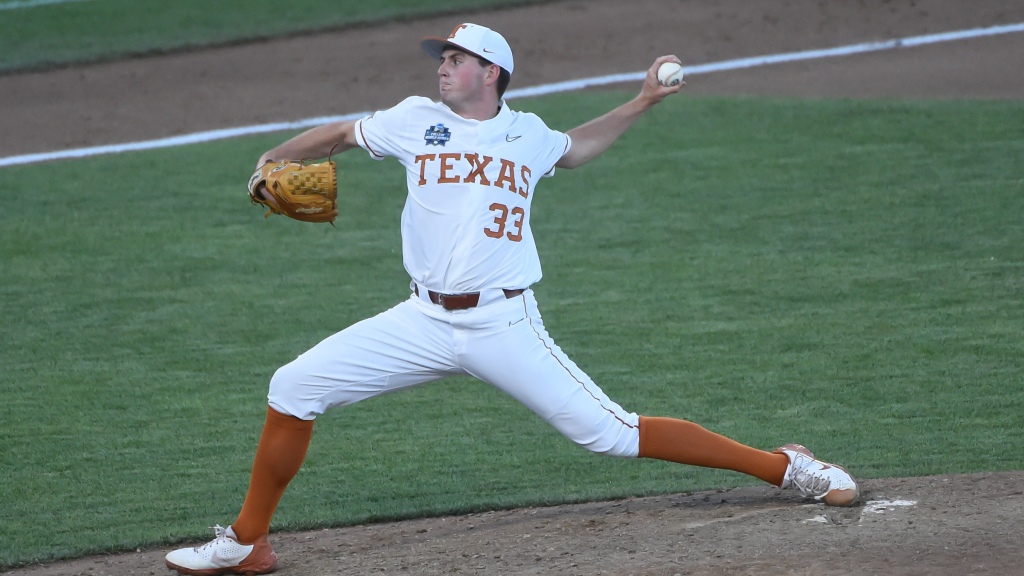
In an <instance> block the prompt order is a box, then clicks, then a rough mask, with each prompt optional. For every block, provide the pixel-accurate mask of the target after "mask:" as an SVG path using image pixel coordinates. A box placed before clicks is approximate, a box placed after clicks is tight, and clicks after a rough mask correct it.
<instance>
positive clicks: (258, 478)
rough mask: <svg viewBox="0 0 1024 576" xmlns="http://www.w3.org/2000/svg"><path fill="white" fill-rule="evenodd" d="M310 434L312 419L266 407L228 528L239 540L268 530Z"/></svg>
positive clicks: (245, 540) (246, 541)
mask: <svg viewBox="0 0 1024 576" xmlns="http://www.w3.org/2000/svg"><path fill="white" fill-rule="evenodd" d="M312 438H313V420H300V419H298V418H295V417H294V416H286V415H284V414H281V413H280V412H278V411H277V410H274V409H273V408H270V407H269V406H268V407H267V421H266V423H264V424H263V433H262V434H261V435H260V443H259V445H258V446H257V447H256V458H255V460H254V461H253V464H252V477H251V478H250V480H249V492H248V493H247V494H246V495H245V503H244V504H242V511H241V512H239V514H238V519H237V520H235V521H234V522H233V523H232V524H231V528H232V529H233V530H234V531H235V534H236V535H237V536H238V540H239V542H242V543H243V544H249V543H252V542H255V541H256V539H257V538H259V537H260V536H263V535H264V534H267V533H269V532H270V519H271V517H273V516H274V510H276V509H277V503H278V502H280V500H281V496H283V495H284V490H285V488H287V487H288V483H289V482H291V481H292V478H294V477H295V475H296V474H298V472H299V468H301V467H302V461H303V460H305V458H306V450H307V449H308V448H309V442H310V440H311V439H312Z"/></svg>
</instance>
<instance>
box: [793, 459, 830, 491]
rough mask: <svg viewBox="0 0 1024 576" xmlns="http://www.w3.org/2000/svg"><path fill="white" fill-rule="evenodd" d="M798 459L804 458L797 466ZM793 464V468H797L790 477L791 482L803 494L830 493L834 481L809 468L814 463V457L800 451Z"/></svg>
mask: <svg viewBox="0 0 1024 576" xmlns="http://www.w3.org/2000/svg"><path fill="white" fill-rule="evenodd" d="M796 460H802V461H803V462H801V465H799V466H797V465H796ZM793 464H794V466H793V468H795V470H794V471H793V473H792V476H791V477H790V482H792V483H793V485H794V486H796V488H797V490H799V491H800V493H801V494H804V495H808V496H814V497H820V496H824V495H825V494H826V493H828V489H829V486H831V485H832V481H831V480H830V479H829V478H828V477H826V476H819V475H817V474H815V473H814V472H810V471H808V470H807V467H808V465H811V466H813V465H814V459H813V458H808V457H807V456H806V455H804V454H799V453H798V454H797V457H796V459H794V463H793ZM819 472H820V470H819Z"/></svg>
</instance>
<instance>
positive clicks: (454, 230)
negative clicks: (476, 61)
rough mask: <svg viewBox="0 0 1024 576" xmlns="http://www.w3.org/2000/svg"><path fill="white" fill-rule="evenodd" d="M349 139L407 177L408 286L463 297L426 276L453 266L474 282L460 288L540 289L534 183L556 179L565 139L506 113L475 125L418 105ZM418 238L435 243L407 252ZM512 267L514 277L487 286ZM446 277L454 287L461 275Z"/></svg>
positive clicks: (427, 103) (360, 128) (366, 123)
mask: <svg viewBox="0 0 1024 576" xmlns="http://www.w3.org/2000/svg"><path fill="white" fill-rule="evenodd" d="M355 130H356V136H357V139H358V141H359V145H360V146H361V147H363V148H365V149H366V150H367V152H369V154H370V156H371V157H372V158H374V159H377V160H382V159H384V158H385V157H387V156H393V157H395V158H397V159H398V161H399V162H401V163H402V165H403V166H404V167H405V170H406V178H407V180H408V182H407V184H408V189H409V197H408V198H407V200H406V204H405V208H404V210H403V212H402V237H403V243H405V244H406V245H405V246H403V249H404V253H405V255H406V262H405V266H406V269H407V270H408V272H409V273H410V275H411V276H412V277H413V278H414V279H416V280H417V281H422V282H426V283H428V285H435V286H436V285H439V284H444V285H446V286H445V287H446V288H450V289H466V288H468V286H448V285H447V282H444V281H443V279H439V278H434V279H429V278H426V277H425V276H424V275H426V274H430V273H431V271H437V270H444V269H445V265H449V266H454V267H457V268H459V269H460V270H459V271H458V273H460V274H461V273H468V277H469V278H475V279H476V281H469V280H468V278H464V279H463V280H460V281H458V282H460V283H465V282H467V281H469V282H472V283H473V284H476V283H479V282H481V281H483V280H484V279H485V278H486V279H487V281H486V284H489V285H494V286H505V287H507V286H513V287H516V286H529V285H530V284H533V283H535V282H537V281H538V280H540V262H539V258H538V256H537V250H536V245H535V243H534V240H533V234H532V232H531V230H530V222H529V214H530V203H531V202H532V200H533V190H534V189H535V187H536V184H537V180H539V178H541V177H543V176H551V175H552V174H554V167H555V163H556V162H558V160H559V159H560V158H561V157H562V155H563V154H565V152H566V151H568V149H569V147H570V145H571V142H570V140H569V137H568V136H566V135H565V134H564V133H562V132H559V131H557V130H552V129H550V128H548V127H547V126H546V125H545V124H544V122H543V121H542V120H541V119H540V118H539V117H537V116H536V115H534V114H530V113H524V112H516V111H513V110H510V109H509V107H508V106H507V105H506V104H504V103H503V104H502V107H501V111H500V112H499V113H498V115H497V116H495V117H494V118H492V119H490V120H486V121H483V122H481V121H478V120H467V119H465V118H462V117H461V116H458V115H457V114H455V113H453V112H452V111H451V110H450V109H448V107H447V106H445V105H443V104H440V103H435V102H433V101H431V100H430V99H428V98H422V97H412V98H407V99H406V100H404V101H402V102H401V103H399V104H398V105H397V106H395V107H393V108H390V109H388V110H384V111H381V112H377V113H375V114H373V115H372V116H368V117H366V118H363V119H361V120H359V121H358V122H357V123H356V127H355ZM417 238H419V239H423V238H432V239H436V241H434V240H432V241H430V242H419V243H418V244H420V245H418V246H413V245H410V241H411V240H413V239H417ZM453 257H454V258H453ZM512 263H515V264H512ZM437 264H443V265H442V266H436V265H437ZM509 264H512V266H511V269H512V270H515V271H516V272H515V273H514V276H516V277H507V278H506V277H503V278H495V277H493V276H494V275H496V274H499V275H502V273H501V272H499V271H501V270H508V269H509V268H508V265H509ZM448 272H449V273H452V275H451V276H449V278H450V279H451V280H452V281H457V280H455V279H456V278H458V276H456V275H455V273H456V272H457V271H456V270H451V269H450V270H448ZM503 275H508V273H505V274H503ZM430 280H433V282H431V281H430ZM438 281H440V282H438ZM494 282H496V284H492V283H494Z"/></svg>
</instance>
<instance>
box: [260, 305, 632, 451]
mask: <svg viewBox="0 0 1024 576" xmlns="http://www.w3.org/2000/svg"><path fill="white" fill-rule="evenodd" d="M421 293H423V296H417V295H415V294H414V295H412V296H411V297H410V298H409V299H408V300H406V301H404V302H402V303H401V304H398V305H397V306H395V307H394V308H391V309H390V310H387V311H385V312H382V313H380V314H378V315H377V316H374V317H372V318H368V319H366V320H363V321H362V322H358V323H356V324H353V325H352V326H350V327H348V328H346V329H344V330H342V331H341V332H338V333H337V334H334V335H332V336H330V337H328V338H326V339H325V340H323V341H322V342H320V343H319V344H317V345H316V346H314V347H313V348H312V349H310V350H309V351H307V352H305V353H304V354H302V355H301V356H299V357H298V358H296V359H295V360H294V361H293V362H291V363H289V364H287V365H285V366H283V367H281V368H280V369H279V370H278V371H277V372H276V373H275V374H274V377H273V378H272V379H271V382H270V394H269V396H268V400H269V403H270V406H271V407H272V408H274V409H275V410H277V411H278V412H282V413H285V414H290V415H292V416H295V417H298V418H301V419H303V420H312V419H314V418H316V416H317V415H318V414H322V413H324V412H325V411H326V410H327V409H328V408H332V407H335V406H345V405H348V404H354V403H356V402H359V401H360V400H364V399H366V398H371V397H373V396H377V395H379V394H384V393H387V392H395V391H397V390H401V389H403V388H409V387H412V386H416V385H418V384H423V383H426V382H431V381H433V380H437V379H440V378H443V377H446V376H453V375H459V374H468V375H470V376H474V377H476V378H478V379H480V380H482V381H484V382H487V383H489V384H491V385H493V386H497V387H498V388H499V389H501V390H503V391H504V392H506V393H507V394H509V395H510V396H512V397H513V398H515V399H516V400H518V401H519V402H521V403H522V404H524V405H525V406H526V407H527V408H529V409H530V410H532V411H533V412H534V413H535V414H537V415H538V416H540V417H541V418H543V419H544V420H545V421H547V422H548V423H549V424H551V425H552V426H554V427H555V429H557V430H558V431H559V432H561V433H562V434H564V435H565V436H566V437H568V438H569V439H570V440H572V441H573V442H575V443H576V444H579V445H580V446H582V447H584V448H586V449H587V450H590V451H592V452H595V453H598V454H606V455H609V456H622V457H632V458H635V457H636V456H637V455H638V453H639V444H640V432H639V426H638V422H639V418H638V416H637V415H636V414H635V413H631V412H626V411H625V410H623V409H622V407H620V406H619V405H618V404H616V403H615V402H613V401H611V400H610V399H609V398H608V396H607V395H606V394H605V393H604V392H603V391H602V390H601V389H600V387H598V386H597V385H596V384H595V383H594V382H593V381H592V380H591V379H590V377H589V376H587V375H586V374H585V373H584V372H583V371H582V370H580V369H579V367H577V366H576V364H574V363H573V362H572V361H571V360H569V358H568V357H566V355H565V354H563V353H562V350H561V349H560V348H559V347H558V346H557V345H555V343H554V342H553V341H552V340H551V338H550V337H549V336H548V333H547V331H546V330H545V329H544V324H543V322H542V321H541V316H540V311H539V310H538V308H537V302H536V299H535V298H534V294H533V291H532V290H526V291H525V292H524V293H523V294H521V295H519V296H516V297H514V298H511V299H505V298H504V296H503V295H502V294H501V291H500V290H498V291H494V293H490V292H489V293H485V294H483V295H482V297H481V302H480V305H479V306H477V307H475V308H470V309H467V310H456V311H448V310H445V309H443V308H441V307H440V306H438V305H436V304H432V303H430V302H429V301H427V300H426V299H425V291H423V290H421Z"/></svg>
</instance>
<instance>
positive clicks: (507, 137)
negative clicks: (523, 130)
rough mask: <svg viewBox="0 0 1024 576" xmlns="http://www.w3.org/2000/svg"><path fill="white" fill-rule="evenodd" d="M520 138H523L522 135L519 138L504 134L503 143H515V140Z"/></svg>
mask: <svg viewBox="0 0 1024 576" xmlns="http://www.w3.org/2000/svg"><path fill="white" fill-rule="evenodd" d="M522 137H523V135H522V134H520V135H519V136H509V135H508V134H506V135H505V142H515V141H516V140H519V139H520V138H522Z"/></svg>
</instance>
